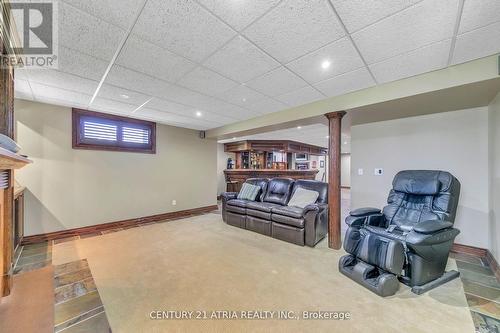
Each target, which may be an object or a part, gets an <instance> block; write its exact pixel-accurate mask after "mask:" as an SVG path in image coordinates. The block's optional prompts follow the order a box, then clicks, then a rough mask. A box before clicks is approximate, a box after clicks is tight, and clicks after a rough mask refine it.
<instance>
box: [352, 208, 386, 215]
mask: <svg viewBox="0 0 500 333" xmlns="http://www.w3.org/2000/svg"><path fill="white" fill-rule="evenodd" d="M380 213H381V210H380V209H378V208H373V207H363V208H358V209H354V210H352V211H351V212H350V213H349V215H351V216H355V217H363V216H368V215H374V214H380Z"/></svg>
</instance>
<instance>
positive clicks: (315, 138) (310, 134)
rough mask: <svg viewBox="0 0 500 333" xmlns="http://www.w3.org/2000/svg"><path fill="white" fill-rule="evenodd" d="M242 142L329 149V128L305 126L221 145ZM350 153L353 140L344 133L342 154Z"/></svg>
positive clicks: (233, 140) (222, 141)
mask: <svg viewBox="0 0 500 333" xmlns="http://www.w3.org/2000/svg"><path fill="white" fill-rule="evenodd" d="M241 140H292V141H298V142H303V143H308V144H310V145H315V146H320V147H325V148H328V126H326V125H324V124H313V125H305V126H300V127H293V128H287V129H281V130H276V131H272V132H267V133H260V134H254V135H247V136H242V137H237V138H231V139H228V140H220V141H219V143H227V142H235V141H241ZM350 152H351V138H350V137H349V134H347V133H342V153H350Z"/></svg>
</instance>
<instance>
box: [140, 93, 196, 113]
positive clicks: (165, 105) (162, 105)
mask: <svg viewBox="0 0 500 333" xmlns="http://www.w3.org/2000/svg"><path fill="white" fill-rule="evenodd" d="M146 107H147V108H148V109H154V110H159V111H163V112H168V113H175V114H179V115H183V116H194V113H193V114H191V110H190V107H188V106H185V105H181V104H177V103H174V102H172V101H167V100H164V99H161V98H157V97H155V98H153V99H152V100H151V101H149V103H148V104H147V105H146Z"/></svg>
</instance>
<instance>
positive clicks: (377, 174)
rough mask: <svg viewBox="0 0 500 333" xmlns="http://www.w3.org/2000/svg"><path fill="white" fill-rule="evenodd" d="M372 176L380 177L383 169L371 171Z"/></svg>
mask: <svg viewBox="0 0 500 333" xmlns="http://www.w3.org/2000/svg"><path fill="white" fill-rule="evenodd" d="M373 174H374V175H375V176H382V175H383V174H384V169H382V168H376V169H375V170H374V171H373Z"/></svg>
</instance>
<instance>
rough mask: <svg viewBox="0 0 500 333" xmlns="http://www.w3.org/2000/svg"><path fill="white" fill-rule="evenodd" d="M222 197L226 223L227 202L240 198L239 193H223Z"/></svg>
mask: <svg viewBox="0 0 500 333" xmlns="http://www.w3.org/2000/svg"><path fill="white" fill-rule="evenodd" d="M220 196H221V199H222V220H223V221H224V222H226V221H227V216H226V206H227V202H228V201H229V200H233V199H236V198H237V197H238V193H236V192H223V193H222V194H221V195H220Z"/></svg>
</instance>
